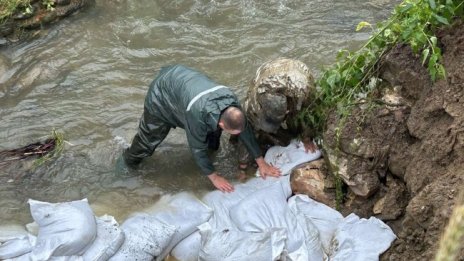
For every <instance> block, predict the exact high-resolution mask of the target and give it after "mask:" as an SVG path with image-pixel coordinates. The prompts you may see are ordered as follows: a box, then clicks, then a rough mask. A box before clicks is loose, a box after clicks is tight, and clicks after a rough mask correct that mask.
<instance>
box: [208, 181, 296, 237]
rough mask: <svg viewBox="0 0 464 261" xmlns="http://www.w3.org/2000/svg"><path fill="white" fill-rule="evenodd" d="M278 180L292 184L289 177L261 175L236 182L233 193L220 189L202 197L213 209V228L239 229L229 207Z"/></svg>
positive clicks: (211, 220) (211, 222)
mask: <svg viewBox="0 0 464 261" xmlns="http://www.w3.org/2000/svg"><path fill="white" fill-rule="evenodd" d="M276 182H283V183H285V184H290V180H289V177H279V178H274V177H267V178H266V179H262V178H261V177H259V178H252V179H250V180H248V181H247V182H246V183H239V184H234V191H233V192H231V193H223V192H221V191H219V190H215V191H212V192H209V193H208V194H206V195H205V196H204V197H203V198H202V201H203V202H205V204H206V205H208V206H209V207H210V208H211V209H213V216H212V217H211V219H210V220H209V221H208V223H210V224H211V227H212V228H217V229H237V227H236V225H235V224H234V223H233V222H232V220H231V219H230V216H229V209H230V208H231V207H233V206H235V205H236V204H237V203H239V202H240V201H241V200H242V199H244V198H246V197H248V196H250V195H251V194H253V193H254V192H256V191H257V190H259V189H261V188H264V187H268V186H270V185H272V184H274V183H276ZM288 186H289V185H288Z"/></svg>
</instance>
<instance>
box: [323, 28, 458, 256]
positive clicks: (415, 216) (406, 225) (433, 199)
mask: <svg viewBox="0 0 464 261" xmlns="http://www.w3.org/2000/svg"><path fill="white" fill-rule="evenodd" d="M437 34H438V38H439V41H440V45H441V47H442V50H443V64H444V65H445V68H446V71H447V75H446V78H445V79H441V80H438V81H436V82H434V83H433V82H432V81H431V80H430V77H429V74H428V72H427V70H426V69H425V68H424V67H423V66H422V65H421V61H420V57H419V56H418V55H416V54H413V53H412V51H411V50H410V48H409V47H407V46H404V45H398V46H396V47H395V48H393V50H391V51H390V52H389V54H388V55H386V56H385V57H384V58H383V60H382V64H381V74H380V78H382V79H383V84H385V86H386V87H387V88H386V89H384V91H383V92H382V93H378V94H377V97H375V99H374V101H375V102H374V104H375V106H367V105H366V104H361V105H360V106H358V107H356V108H355V109H353V111H352V114H351V116H350V117H349V118H348V119H346V122H344V123H343V124H342V125H340V119H338V118H337V115H336V114H335V113H332V114H331V115H330V117H329V121H328V125H327V131H326V132H325V133H324V141H326V144H325V148H324V149H325V150H326V155H327V156H328V157H326V159H328V162H329V166H331V167H332V170H338V171H339V173H340V174H341V177H342V179H343V181H344V182H345V184H347V185H346V186H347V190H348V193H347V195H346V198H345V201H344V205H343V210H342V212H344V213H350V212H355V213H357V214H358V215H361V216H365V217H368V216H376V217H379V218H381V219H382V220H384V221H386V222H387V224H389V225H390V226H391V227H392V228H393V229H394V231H395V233H396V234H397V236H398V239H397V240H396V241H395V242H394V244H393V245H392V247H391V248H390V249H389V250H388V251H387V252H386V253H384V254H383V255H382V257H381V260H432V259H433V257H434V255H435V252H436V250H437V247H438V244H439V241H440V237H441V234H442V233H443V230H444V228H445V226H446V224H447V222H448V219H449V217H450V214H451V212H452V209H453V206H454V204H455V198H456V197H457V195H458V193H459V190H461V189H462V188H464V170H463V169H462V166H464V98H463V96H464V25H463V23H462V22H459V23H456V24H455V25H454V26H453V27H451V28H447V29H443V30H441V31H440V32H438V33H437ZM338 126H344V127H343V129H342V131H341V133H340V136H339V137H340V138H339V139H337V138H336V135H337V133H336V132H335V130H336V128H337V127H338ZM337 140H338V142H337ZM337 148H338V149H337ZM458 260H464V249H462V250H461V253H460V255H459V258H458Z"/></svg>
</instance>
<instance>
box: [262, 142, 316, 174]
mask: <svg viewBox="0 0 464 261" xmlns="http://www.w3.org/2000/svg"><path fill="white" fill-rule="evenodd" d="M320 157H321V151H320V150H316V151H315V152H310V151H308V152H306V150H305V147H304V144H303V142H301V141H298V140H292V141H291V142H290V144H289V145H288V146H286V147H282V146H273V147H271V148H270V149H269V150H268V151H267V152H266V155H265V156H264V160H265V161H266V162H267V163H269V164H272V165H273V166H276V167H278V168H280V170H281V171H282V175H289V174H290V173H291V171H292V169H293V168H295V167H296V166H298V165H300V164H303V163H305V162H310V161H313V160H316V159H318V158H320ZM258 175H259V172H257V176H258Z"/></svg>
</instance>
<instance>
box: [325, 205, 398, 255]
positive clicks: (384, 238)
mask: <svg viewBox="0 0 464 261" xmlns="http://www.w3.org/2000/svg"><path fill="white" fill-rule="evenodd" d="M395 239H396V236H395V234H394V233H393V231H392V230H391V228H390V227H389V226H387V225H386V224H385V223H383V222H382V221H381V220H380V219H377V218H375V217H370V218H369V219H365V218H361V219H360V218H359V217H358V216H357V215H355V214H350V215H348V216H347V217H346V218H345V219H344V220H343V221H342V223H341V224H339V226H338V228H337V231H336V233H335V240H334V246H333V247H334V250H335V251H334V254H333V255H332V257H331V259H330V260H334V261H344V260H353V261H365V260H379V256H380V254H382V253H383V252H385V251H386V250H387V249H388V248H389V247H390V245H391V243H392V242H393V241H394V240H395Z"/></svg>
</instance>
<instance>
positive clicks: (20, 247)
mask: <svg viewBox="0 0 464 261" xmlns="http://www.w3.org/2000/svg"><path fill="white" fill-rule="evenodd" d="M35 242H36V238H35V236H33V235H25V236H24V235H21V236H20V237H18V238H14V239H10V240H9V241H7V242H4V243H2V244H1V245H0V260H4V259H8V258H14V257H18V256H22V255H24V254H27V253H29V252H31V251H32V247H33V245H35Z"/></svg>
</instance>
